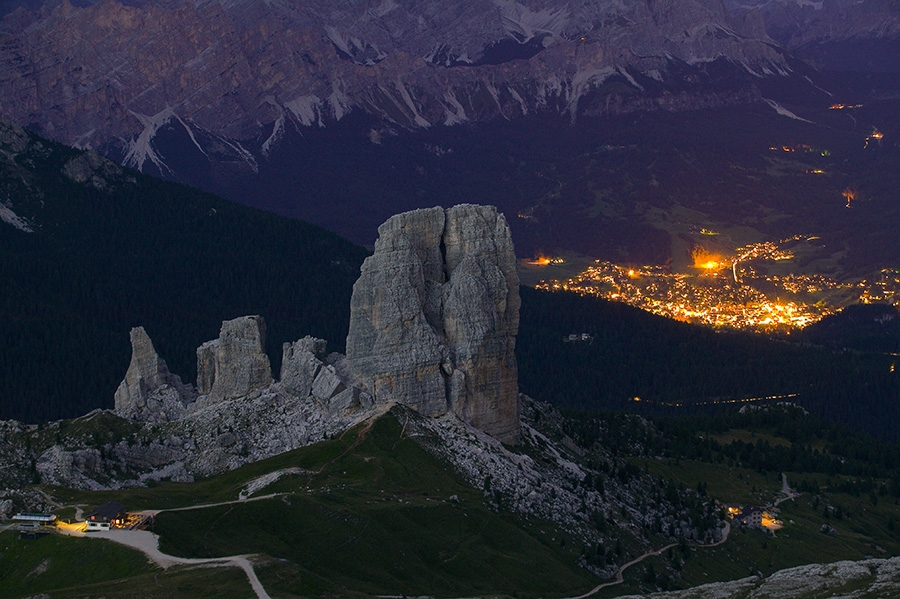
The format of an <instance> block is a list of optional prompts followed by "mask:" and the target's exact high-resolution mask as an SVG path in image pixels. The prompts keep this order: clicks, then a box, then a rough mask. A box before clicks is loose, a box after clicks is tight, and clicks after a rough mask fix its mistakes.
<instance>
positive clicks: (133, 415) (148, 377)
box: [115, 327, 194, 422]
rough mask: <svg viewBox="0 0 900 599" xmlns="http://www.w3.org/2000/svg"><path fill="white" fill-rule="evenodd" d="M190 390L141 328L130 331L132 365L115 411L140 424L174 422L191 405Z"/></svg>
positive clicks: (116, 396)
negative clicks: (140, 422) (173, 372)
mask: <svg viewBox="0 0 900 599" xmlns="http://www.w3.org/2000/svg"><path fill="white" fill-rule="evenodd" d="M193 397H194V394H193V390H192V389H191V388H190V386H188V385H184V384H183V383H182V382H181V378H180V377H178V376H177V375H175V374H172V373H171V372H169V368H168V366H166V362H165V360H163V359H162V358H160V357H159V355H158V354H157V353H156V349H155V348H154V347H153V342H152V341H151V340H150V337H149V336H148V335H147V332H146V331H145V330H144V327H135V328H133V329H131V364H129V366H128V371H127V372H126V373H125V378H124V379H123V380H122V382H121V383H120V384H119V387H118V389H116V394H115V411H116V413H117V414H118V415H120V416H122V417H123V418H129V419H131V420H140V421H143V422H166V421H170V420H175V419H177V418H179V417H180V416H181V414H182V413H183V412H184V408H185V406H186V405H187V404H188V403H190V402H191V401H193Z"/></svg>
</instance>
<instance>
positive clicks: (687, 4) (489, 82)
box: [0, 0, 900, 176]
mask: <svg viewBox="0 0 900 599" xmlns="http://www.w3.org/2000/svg"><path fill="white" fill-rule="evenodd" d="M816 6H817V5H816ZM811 11H812V12H811ZM832 18H837V19H839V20H840V23H841V28H840V29H839V30H835V29H834V28H832V27H830V23H831V19H832ZM799 19H804V20H805V22H808V23H810V24H811V25H810V27H809V30H808V31H807V30H806V29H805V28H804V26H803V25H798V23H802V22H804V21H799ZM783 22H790V23H792V24H794V25H793V26H794V27H796V28H798V29H799V31H794V30H793V29H790V28H788V27H787V25H782V23H783ZM873 23H878V24H879V27H874V25H873ZM0 31H2V40H3V43H2V45H0V82H2V83H3V86H4V94H3V96H2V98H0V114H2V115H3V116H5V117H7V118H12V119H13V120H16V121H17V122H20V123H22V124H24V125H26V126H29V127H30V128H32V129H34V130H35V131H37V132H39V133H41V134H42V135H45V136H47V137H50V138H53V139H56V140H58V141H63V142H65V143H68V144H71V145H75V146H79V147H93V148H96V149H99V150H101V151H102V152H104V153H105V154H107V155H111V156H116V157H118V158H119V159H120V160H121V161H122V162H123V163H125V164H127V165H129V166H133V167H136V168H138V169H141V170H145V171H148V172H154V173H159V174H162V175H166V176H171V175H173V174H175V173H176V172H177V171H179V170H184V169H189V168H190V165H186V164H176V163H174V162H172V159H171V157H170V158H169V160H168V161H167V160H166V159H165V157H164V152H163V149H162V147H161V146H164V143H163V142H159V141H156V139H155V138H156V136H157V134H158V132H159V131H160V129H161V128H164V127H167V126H168V127H171V128H174V129H176V130H180V131H181V132H182V134H183V135H186V136H187V137H188V138H189V139H190V143H192V144H193V145H194V146H195V149H196V152H197V156H195V157H193V158H192V160H200V161H202V162H208V163H209V164H210V165H212V168H220V169H226V170H229V169H235V168H237V169H239V170H241V169H243V170H248V171H255V170H256V169H257V167H258V163H259V161H260V160H264V159H265V158H266V157H267V156H268V155H269V153H270V152H272V151H273V150H275V149H276V148H277V147H278V143H279V140H280V139H281V138H282V136H284V135H285V133H286V131H287V130H289V129H298V130H302V129H304V128H308V127H319V126H326V125H328V124H329V123H332V122H334V121H337V120H341V119H342V118H344V117H346V116H347V115H348V114H349V113H351V112H354V111H359V112H364V113H367V114H370V115H373V116H374V117H376V119H378V120H380V121H381V122H384V123H388V124H391V125H399V126H401V127H409V128H422V127H431V126H441V125H452V124H456V123H464V122H483V121H486V120H490V119H496V118H506V119H511V118H517V117H520V116H523V115H528V114H533V113H535V112H541V111H549V112H551V113H563V114H569V115H571V116H573V117H575V116H577V115H579V114H616V113H619V112H623V111H632V110H655V109H665V110H684V109H690V108H695V107H700V106H709V105H726V104H734V103H747V102H751V101H755V100H758V96H757V95H756V94H757V93H758V92H757V91H754V90H755V87H756V83H757V82H758V81H761V80H763V79H766V78H772V77H774V78H793V79H796V80H797V81H798V82H803V85H807V84H806V83H805V82H804V80H803V76H805V75H807V73H806V72H805V71H804V69H805V67H804V66H803V65H801V64H800V63H799V62H797V61H796V60H795V59H793V58H791V56H790V52H791V51H793V49H795V48H796V47H799V46H802V45H808V44H810V43H815V42H816V41H817V40H818V39H820V38H825V39H827V40H828V41H831V42H833V41H836V40H844V39H874V38H878V39H880V38H896V37H897V36H898V33H900V17H898V15H897V14H896V11H893V10H892V7H891V4H890V2H887V3H877V2H872V1H871V0H870V1H869V2H867V3H865V6H864V7H862V8H861V7H859V6H857V5H847V6H843V5H841V6H839V7H834V8H831V7H830V5H826V6H824V8H816V9H815V10H813V9H812V8H810V6H808V5H803V6H801V5H797V6H794V5H790V4H777V5H776V4H772V3H770V4H767V5H764V6H762V7H749V8H748V7H745V6H732V7H731V10H729V9H728V8H726V5H725V4H723V3H721V2H719V1H717V0H664V1H660V2H649V1H641V2H636V3H630V4H627V5H623V4H620V3H616V2H612V1H609V0H591V1H590V2H574V1H571V0H542V1H541V2H537V3H529V4H527V5H526V4H522V3H518V2H515V1H514V0H479V1H477V2H471V3H466V4H465V5H464V6H463V5H456V4H447V3H440V2H424V3H408V2H395V1H387V0H384V1H379V2H351V3H345V4H343V5H342V6H341V7H335V6H333V5H332V4H331V3H328V2H323V1H316V2H303V3H291V2H277V3H272V2H262V1H261V0H229V1H225V2H199V1H198V2H190V3H175V2H135V3H125V4H122V3H119V2H116V1H115V0H104V1H103V2H98V3H96V4H91V5H88V6H84V7H76V6H73V5H72V4H70V3H69V2H68V0H64V1H63V2H49V3H45V4H44V5H43V6H42V7H40V9H38V10H36V11H34V12H31V11H28V10H27V9H25V8H22V7H20V8H18V9H16V10H14V11H12V12H10V13H9V14H7V15H6V16H5V17H4V18H3V20H2V24H0ZM773 34H777V36H778V37H779V39H780V40H781V41H776V39H775V38H773ZM816 36H819V37H816ZM712 63H717V64H721V65H727V70H728V71H730V72H731V73H732V74H733V76H732V77H731V81H730V84H729V85H730V86H731V88H730V89H726V90H722V89H714V88H713V87H711V82H713V81H714V80H715V78H716V77H718V75H715V74H713V73H710V72H708V71H707V68H706V67H707V65H710V64H712Z"/></svg>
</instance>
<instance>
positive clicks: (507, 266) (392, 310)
mask: <svg viewBox="0 0 900 599" xmlns="http://www.w3.org/2000/svg"><path fill="white" fill-rule="evenodd" d="M378 236H379V237H378V240H377V241H376V242H375V253H374V254H373V255H372V256H370V257H369V258H367V259H366V261H365V262H364V263H363V266H362V273H361V276H360V278H359V280H358V281H357V282H356V284H355V285H354V286H353V298H352V300H351V303H350V332H349V335H348V336H347V364H348V366H349V369H350V372H351V375H352V376H353V378H354V379H355V380H356V382H357V384H358V385H360V386H361V387H362V388H364V389H365V390H367V391H368V392H369V393H370V394H371V395H372V396H373V397H374V398H375V401H376V402H377V403H381V402H387V401H396V402H399V403H403V404H406V405H409V406H411V407H412V408H414V409H416V410H417V411H419V412H420V413H422V414H425V415H429V416H439V415H441V414H445V413H447V412H448V411H452V412H454V413H455V414H456V415H458V416H459V417H460V418H461V419H462V420H464V421H465V422H468V423H469V424H471V425H473V426H475V427H476V428H479V429H481V430H483V431H485V432H487V433H488V434H490V435H492V436H494V437H495V438H497V439H499V440H501V441H504V442H510V443H513V442H515V441H516V440H517V439H518V435H519V411H518V383H517V367H516V357H515V338H516V333H517V332H518V326H519V304H520V300H519V279H518V274H517V272H516V258H515V253H514V251H513V244H512V239H511V237H510V232H509V226H508V224H507V222H506V218H505V217H504V216H503V215H502V214H499V213H498V212H497V209H496V208H494V207H492V206H474V205H469V204H464V205H460V206H454V207H453V208H449V209H446V210H445V209H443V208H439V207H438V208H430V209H426V210H414V211H412V212H406V213H403V214H398V215H396V216H394V217H392V218H390V219H388V221H387V222H385V223H384V224H383V225H381V227H379V228H378Z"/></svg>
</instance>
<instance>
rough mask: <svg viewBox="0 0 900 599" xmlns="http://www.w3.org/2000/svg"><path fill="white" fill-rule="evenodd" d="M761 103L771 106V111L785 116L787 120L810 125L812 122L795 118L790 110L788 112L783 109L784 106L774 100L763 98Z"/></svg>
mask: <svg viewBox="0 0 900 599" xmlns="http://www.w3.org/2000/svg"><path fill="white" fill-rule="evenodd" d="M763 101H764V102H765V103H766V104H768V105H769V106H771V107H772V109H773V110H774V111H775V112H777V113H778V114H780V115H781V116H786V117H788V118H789V119H795V120H798V121H803V122H804V123H812V121H810V120H809V119H805V118H803V117H800V116H797V115H796V114H794V113H793V112H791V111H790V110H788V109H787V108H785V107H784V106H782V105H781V104H779V103H778V102H776V101H775V100H769V99H768V98H763Z"/></svg>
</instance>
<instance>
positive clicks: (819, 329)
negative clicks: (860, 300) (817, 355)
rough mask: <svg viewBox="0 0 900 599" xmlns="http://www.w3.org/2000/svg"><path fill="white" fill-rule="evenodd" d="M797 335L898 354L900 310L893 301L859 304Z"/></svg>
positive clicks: (829, 343)
mask: <svg viewBox="0 0 900 599" xmlns="http://www.w3.org/2000/svg"><path fill="white" fill-rule="evenodd" d="M798 338H800V339H802V340H804V341H809V342H810V343H817V344H821V345H830V346H834V347H842V348H851V349H857V350H861V351H875V352H882V353H892V354H897V353H898V352H900V311H898V310H897V308H896V307H895V306H892V305H890V304H857V305H853V306H847V307H846V308H844V309H843V310H841V311H840V312H838V313H837V314H833V315H831V316H828V317H826V318H823V319H822V320H820V321H819V322H817V323H815V324H813V325H810V326H808V327H806V328H805V329H803V330H802V331H800V332H799V334H798Z"/></svg>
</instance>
